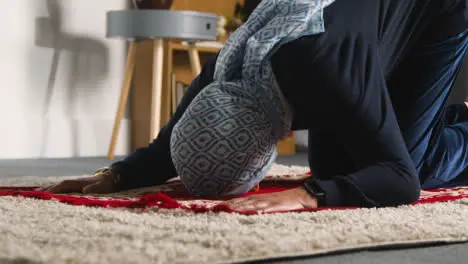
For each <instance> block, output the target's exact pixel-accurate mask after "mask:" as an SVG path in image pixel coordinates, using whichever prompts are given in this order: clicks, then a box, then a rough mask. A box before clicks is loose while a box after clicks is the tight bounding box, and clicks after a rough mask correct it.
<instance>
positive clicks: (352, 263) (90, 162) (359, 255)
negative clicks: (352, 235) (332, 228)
mask: <svg viewBox="0 0 468 264" xmlns="http://www.w3.org/2000/svg"><path fill="white" fill-rule="evenodd" d="M277 162H278V163H279V164H285V165H300V166H306V165H307V156H306V154H305V153H299V154H297V155H294V156H290V157H279V158H278V160H277ZM110 164H111V161H109V160H107V159H105V158H77V159H37V160H36V159H34V160H0V177H20V176H41V177H46V176H74V175H86V174H90V173H92V172H93V171H94V170H96V169H98V168H101V167H104V166H108V165H110ZM467 224H468V219H467ZM467 249H468V245H467V244H457V245H449V246H437V247H424V248H413V249H393V250H376V251H362V252H354V253H346V254H345V253H343V254H335V255H331V256H322V257H314V258H303V259H293V260H277V261H266V262H265V263H275V264H279V263H288V264H305V263H309V264H318V263H320V264H371V263H372V264H373V263H379V264H405V263H412V264H413V263H414V264H440V263H445V264H459V263H460V264H461V263H467V259H468V250H467ZM463 259H464V260H463ZM256 263H258V262H256Z"/></svg>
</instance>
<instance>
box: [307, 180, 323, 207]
mask: <svg viewBox="0 0 468 264" xmlns="http://www.w3.org/2000/svg"><path fill="white" fill-rule="evenodd" d="M304 188H305V189H306V191H307V192H308V193H309V194H310V195H312V196H313V197H315V199H317V204H318V206H319V207H320V206H324V205H325V197H326V194H325V191H324V190H323V189H322V188H321V187H320V186H319V184H318V183H317V180H316V179H308V180H306V181H305V183H304Z"/></svg>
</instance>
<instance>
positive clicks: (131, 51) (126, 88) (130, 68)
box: [107, 41, 138, 160]
mask: <svg viewBox="0 0 468 264" xmlns="http://www.w3.org/2000/svg"><path fill="white" fill-rule="evenodd" d="M137 45H138V44H137V43H136V42H134V41H131V42H130V45H129V47H128V53H127V61H126V63H125V76H124V80H123V85H122V89H121V90H120V98H119V105H118V107H117V113H116V115H115V120H114V128H113V130H112V137H111V141H110V145H109V150H108V152H107V158H108V159H109V160H113V159H114V154H115V146H116V145H117V138H118V135H119V130H120V123H121V121H122V118H123V116H124V114H125V108H126V106H127V100H128V94H129V92H130V86H131V83H132V77H133V72H134V68H135V57H136V50H137Z"/></svg>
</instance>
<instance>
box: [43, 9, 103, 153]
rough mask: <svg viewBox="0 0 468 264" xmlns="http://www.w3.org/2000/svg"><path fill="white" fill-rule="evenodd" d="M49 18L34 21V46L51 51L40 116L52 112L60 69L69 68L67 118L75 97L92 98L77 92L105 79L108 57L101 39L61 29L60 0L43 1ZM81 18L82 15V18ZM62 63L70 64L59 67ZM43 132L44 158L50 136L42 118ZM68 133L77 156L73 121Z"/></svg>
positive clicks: (71, 113) (70, 115) (76, 138)
mask: <svg viewBox="0 0 468 264" xmlns="http://www.w3.org/2000/svg"><path fill="white" fill-rule="evenodd" d="M44 4H45V5H46V6H47V11H48V14H49V16H47V17H37V18H36V20H35V45H36V46H38V47H41V48H50V49H53V55H52V56H53V57H52V60H51V61H52V63H51V65H50V71H49V76H48V81H47V87H46V88H47V89H46V96H45V102H43V105H44V108H43V109H44V112H43V116H46V115H47V114H48V113H49V111H50V109H51V105H52V104H51V102H52V98H53V96H54V93H56V92H57V89H58V88H57V87H56V79H57V72H58V69H59V67H60V68H62V67H64V68H66V69H69V72H68V83H66V84H65V86H67V87H65V88H66V90H67V92H66V94H67V97H66V99H65V102H64V105H65V106H66V107H65V111H66V113H64V114H66V115H67V116H68V117H70V118H71V117H73V115H74V113H73V109H74V106H75V104H76V103H77V102H76V98H82V99H83V97H85V98H84V100H86V95H88V96H89V95H92V94H93V93H91V92H86V91H80V89H86V88H87V89H95V87H93V86H94V85H93V83H94V84H95V83H96V82H97V81H99V80H100V79H103V78H105V77H106V76H107V74H108V71H109V65H108V57H109V50H108V48H107V46H106V45H105V44H104V43H103V42H101V41H100V40H97V39H93V38H91V37H89V36H86V35H78V34H69V33H67V32H64V31H63V29H62V23H63V20H64V17H63V14H62V6H61V5H62V3H61V1H60V0H45V1H44ZM83 18H85V16H84V15H83ZM63 52H67V53H68V54H71V58H70V59H69V60H66V61H65V60H63V59H62V60H61V58H60V57H61V54H63ZM60 62H65V63H67V64H69V65H59V63H60ZM44 120H45V121H44V122H45V123H44V124H43V130H44V131H43V133H42V140H41V150H40V155H41V156H44V155H45V154H46V149H47V140H48V137H49V133H50V131H49V130H50V124H49V121H48V118H45V119H44ZM72 126H73V127H72V129H71V132H72V133H73V135H72V140H73V152H74V155H75V156H76V155H77V154H78V132H77V131H78V129H77V124H76V122H72Z"/></svg>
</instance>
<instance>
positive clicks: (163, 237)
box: [0, 167, 468, 263]
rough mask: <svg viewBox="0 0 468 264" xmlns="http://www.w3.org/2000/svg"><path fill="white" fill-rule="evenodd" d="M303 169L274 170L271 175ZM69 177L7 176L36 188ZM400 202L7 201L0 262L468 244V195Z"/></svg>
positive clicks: (195, 258) (181, 259) (162, 259)
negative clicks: (234, 206)
mask: <svg viewBox="0 0 468 264" xmlns="http://www.w3.org/2000/svg"><path fill="white" fill-rule="evenodd" d="M285 172H288V173H289V174H298V173H303V172H304V169H303V168H285V167H275V168H274V169H273V171H272V172H271V174H281V173H285ZM58 179H63V178H49V179H43V178H42V179H41V178H35V177H21V178H11V179H1V180H0V186H15V185H16V186H26V185H29V186H37V185H42V184H46V183H51V182H56V181H57V180H58ZM451 192H452V193H454V197H458V198H457V199H453V200H452V201H448V202H436V203H419V204H415V205H411V206H401V207H398V208H379V209H352V210H324V211H319V212H289V213H280V214H268V215H241V214H235V213H227V212H206V213H198V214H197V213H193V212H190V211H187V210H183V209H161V208H158V207H150V208H134V209H129V208H119V207H117V208H101V207H87V206H73V205H69V204H65V203H62V202H59V201H58V200H56V199H52V200H39V199H30V198H24V197H19V196H2V197H0V237H1V239H0V261H2V260H4V261H6V262H13V263H231V262H239V261H246V260H259V259H268V258H278V257H292V256H311V255H317V254H324V253H333V252H337V251H342V250H352V249H368V248H375V247H382V246H392V245H393V246H394V245H398V246H410V245H414V244H426V243H432V242H463V241H468V199H466V198H463V197H462V196H461V195H460V193H462V192H466V190H464V191H461V190H455V189H454V190H453V191H451Z"/></svg>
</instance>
